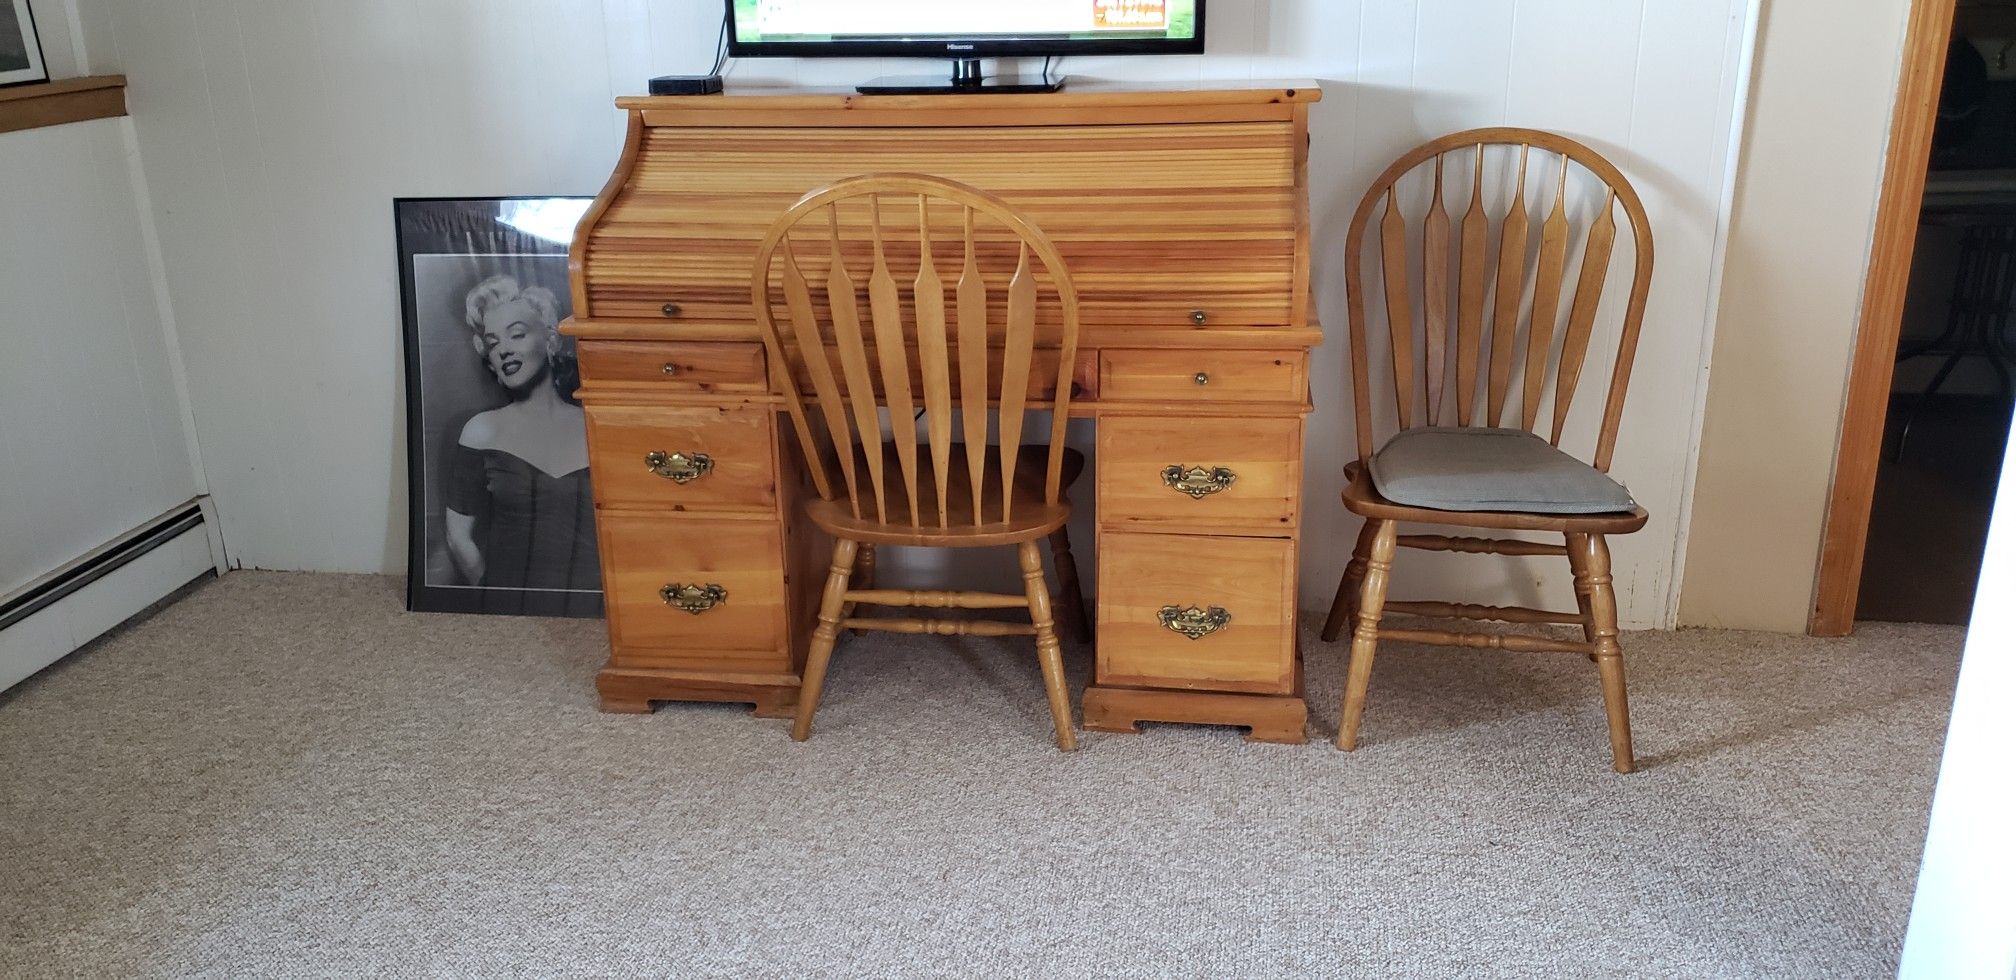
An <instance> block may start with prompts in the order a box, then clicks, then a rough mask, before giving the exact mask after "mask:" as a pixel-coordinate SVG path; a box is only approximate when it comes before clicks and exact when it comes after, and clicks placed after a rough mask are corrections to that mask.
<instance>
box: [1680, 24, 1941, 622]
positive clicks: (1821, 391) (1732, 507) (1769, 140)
mask: <svg viewBox="0 0 2016 980" xmlns="http://www.w3.org/2000/svg"><path fill="white" fill-rule="evenodd" d="M1909 8H1910V3H1909V0H1861V2H1859V3H1857V4H1856V5H1855V11H1856V12H1855V13H1854V15H1853V16H1842V10H1841V5H1840V4H1839V3H1838V2H1835V0H1771V3H1770V4H1769V5H1768V6H1767V7H1766V8H1765V18H1764V22H1763V24H1762V26H1761V28H1760V31H1759V34H1760V38H1759V41H1758V53H1757V75H1756V80H1755V83H1754V84H1753V87H1752V90H1751V97H1750V102H1751V108H1750V116H1749V120H1748V122H1747V123H1746V132H1745V134H1744V146H1743V162H1742V166H1741V169H1740V171H1739V179H1738V184H1737V197H1736V210H1735V214H1734V217H1733V224H1732V226H1731V234H1730V240H1729V257H1728V274H1727V276H1726V278H1725V280H1724V284H1723V289H1722V295H1721V308H1720V314H1719V326H1718V327H1717V330H1716V337H1715V357H1714V364H1715V373H1714V378H1713V381H1712V382H1711V383H1710V387H1709V393H1708V410H1707V417H1706V423H1705V428H1704V430H1703V433H1702V445H1701V472H1700V478H1699V480H1698V482H1697V484H1696V487H1695V493H1694V517H1693V524H1692V528H1691V530H1690V533H1689V538H1688V544H1687V546H1688V554H1687V583H1686V590H1685V594H1684V595H1683V596H1682V600H1681V606H1680V619H1681V621H1682V622H1683V623H1686V624H1689V625H1699V626H1729V627H1740V628H1747V629H1768V630H1778V631H1782V632H1804V631H1805V629H1806V620H1807V616H1808V614H1809V613H1810V612H1811V610H1812V601H1813V585H1814V578H1815V571H1816V569H1817V567H1818V562H1819V555H1820V534H1821V523H1822V520H1823V519H1824V518H1825V516H1826V511H1827V495H1828V491H1829V489H1830V487H1831V486H1832V483H1833V472H1834V452H1835V449H1836V447H1837V445H1838V442H1839V438H1840V430H1841V411H1842V405H1843V400H1844V395H1845V391H1846V387H1847V382H1848V365H1849V358H1850V355H1851V353H1852V349H1853V346H1854V342H1855V331H1856V318H1857V316H1858V315H1859V314H1860V310H1861V302H1862V286H1863V277H1864V275H1865V273H1866V272H1867V270H1868V262H1869V246H1870V241H1871V235H1872V234H1873V231H1874V227H1875V214H1876V196H1877V191H1878V187H1879V184H1880V182H1881V180H1882V176H1883V153H1884V148H1885V146H1886V144H1887V143H1888V142H1889V129H1890V115H1891V109H1892V106H1893V105H1894V104H1895V102H1896V89H1897V72H1898V69H1899V66H1900V65H1901V63H1902V53H1903V48H1904V25H1905V15H1906V14H1907V13H1908V12H1909Z"/></svg>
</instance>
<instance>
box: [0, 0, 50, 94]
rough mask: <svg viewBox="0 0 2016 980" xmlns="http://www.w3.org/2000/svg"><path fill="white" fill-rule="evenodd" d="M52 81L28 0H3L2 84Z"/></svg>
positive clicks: (0, 8) (0, 0) (0, 12)
mask: <svg viewBox="0 0 2016 980" xmlns="http://www.w3.org/2000/svg"><path fill="white" fill-rule="evenodd" d="M48 80H49V69H48V68H47V67H46V66H44V65H43V64H42V41H41V39H40V38H37V37H36V36H35V14H34V12H33V11H31V10H29V9H28V0H0V86H4V85H26V84H28V83H30V82H46V81H48Z"/></svg>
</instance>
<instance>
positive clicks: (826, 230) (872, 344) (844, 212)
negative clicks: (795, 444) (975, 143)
mask: <svg viewBox="0 0 2016 980" xmlns="http://www.w3.org/2000/svg"><path fill="white" fill-rule="evenodd" d="M801 226H803V227H801ZM801 237H802V238H816V239H817V240H818V241H817V243H816V244H815V245H811V246H804V247H801V245H800V244H799V243H798V242H797V241H796V239H798V238H801ZM898 267H900V268H901V269H902V270H903V272H904V275H903V276H902V279H904V280H907V282H903V281H899V276H898V274H897V273H896V272H895V271H892V270H893V269H895V268H898ZM983 267H991V268H992V269H993V270H994V271H995V272H996V273H997V274H996V275H995V277H994V278H995V280H996V283H995V284H993V285H990V283H989V282H988V281H987V276H986V275H985V274H984V273H983ZM1039 267H1040V268H1039ZM913 268H914V269H915V270H916V271H915V273H914V275H911V274H909V270H910V269H913ZM941 270H942V271H941ZM1004 274H1005V278H1006V282H1005V285H1003V284H1002V283H1001V282H1000V280H1001V279H1002V278H1003V275H1004ZM864 286H865V293H866V295H865V300H866V306H867V309H868V317H867V319H866V321H865V322H864V320H863V318H862V316H861V307H862V300H863V299H864V297H863V287H864ZM753 290H754V292H753V299H754V302H755V309H756V320H757V323H758V325H759V327H760V328H761V331H762V334H763V343H764V345H765V347H766V348H767V349H768V351H769V357H770V364H771V365H772V369H773V374H774V375H775V376H776V378H775V380H776V387H777V390H779V391H782V392H784V403H785V406H786V409H787V410H788V412H789V414H790V418H791V423H792V425H793V427H794V428H795V429H796V431H797V433H798V439H799V442H800V444H801V445H802V446H803V447H804V449H805V457H806V459H807V460H808V461H809V463H808V469H809V471H810V474H811V477H812V483H813V486H814V488H815V489H816V491H817V493H818V499H816V500H812V501H810V502H809V504H808V516H809V517H810V519H811V520H812V522H813V523H814V524H816V525H817V526H818V527H820V528H821V529H823V530H824V531H826V532H827V533H828V534H830V535H832V536H833V538H834V545H833V562H832V568H831V570H830V572H829V573H828V575H827V579H826V585H825V591H824V593H823V595H822V597H821V600H820V605H819V613H818V625H817V627H816V628H815V629H814V630H813V633H812V639H811V644H810V648H809V650H808V652H807V655H806V662H805V674H804V681H803V686H802V687H801V688H800V691H799V696H798V714H797V718H796V721H795V723H794V724H793V725H792V729H791V737H792V738H794V739H798V740H800V741H803V740H804V739H805V738H807V737H808V736H809V735H810V734H811V730H812V716H813V713H814V712H816V711H817V710H818V708H819V695H820V691H821V689H822V688H823V686H824V684H825V680H826V667H827V663H828V662H829V660H830V659H831V657H832V654H833V644H834V641H835V640H836V639H837V637H838V635H839V631H840V630H842V629H855V630H884V631H890V632H897V633H928V634H937V635H941V636H966V635H976V636H1034V637H1035V638H1036V654H1037V659H1038V661H1039V662H1040V664H1041V666H1042V671H1043V683H1044V688H1045V690H1046V692H1047V694H1048V695H1049V701H1050V717H1051V721H1052V722H1053V723H1054V725H1055V727H1056V737H1057V747H1058V748H1060V749H1063V750H1066V751H1069V750H1071V749H1073V748H1075V747H1076V738H1075V736H1074V734H1073V730H1072V723H1071V705H1070V701H1069V698H1068V695H1067V693H1066V691H1065V686H1064V664H1063V657H1062V652H1061V649H1060V646H1059V643H1058V639H1057V633H1056V628H1055V624H1054V623H1053V621H1052V607H1051V598H1050V591H1049V588H1048V586H1047V585H1046V584H1045V582H1044V577H1043V562H1042V554H1041V552H1040V551H1039V550H1038V546H1037V542H1039V541H1042V540H1044V539H1045V538H1049V539H1050V540H1051V543H1052V547H1053V555H1054V557H1055V559H1056V563H1057V567H1058V577H1059V579H1060V580H1062V581H1063V582H1064V583H1065V584H1066V586H1067V588H1066V589H1065V591H1064V593H1063V605H1064V606H1065V607H1066V608H1068V609H1070V610H1071V611H1072V618H1073V619H1074V620H1075V621H1076V622H1077V623H1081V624H1082V623H1084V622H1085V621H1086V619H1085V615H1084V610H1083V608H1082V606H1081V605H1080V603H1081V601H1082V600H1081V599H1080V598H1079V596H1078V593H1077V588H1076V581H1077V573H1076V569H1075V568H1074V567H1072V559H1071V555H1070V550H1069V545H1068V541H1067V539H1066V538H1065V537H1064V535H1063V528H1064V523H1065V521H1066V519H1068V518H1069V517H1070V516H1071V506H1070V504H1069V502H1067V501H1066V500H1064V499H1063V496H1062V489H1063V488H1064V487H1065V486H1068V484H1069V480H1068V477H1069V476H1072V475H1075V473H1073V472H1067V471H1075V469H1076V462H1075V461H1074V460H1072V459H1070V458H1069V457H1074V456H1075V455H1076V454H1074V453H1069V452H1067V450H1066V449H1065V447H1064V425H1065V421H1066V416H1067V413H1068V410H1069V408H1070V401H1071V366H1072V364H1073V363H1074V362H1075V360H1076V346H1077V342H1078V294H1077V291H1076V290H1075V289H1074V288H1073V287H1072V284H1071V277H1070V275H1069V273H1068V272H1067V270H1066V269H1065V266H1064V262H1063V260H1062V258H1061V257H1060V256H1059V255H1058V252H1057V249H1056V247H1055V246H1054V245H1052V244H1051V242H1050V239H1049V238H1048V237H1047V236H1045V235H1044V234H1043V232H1042V231H1041V230H1039V229H1038V228H1037V227H1036V226H1035V225H1033V224H1031V223H1030V222H1029V221H1028V219H1026V218H1024V217H1022V216H1021V215H1020V214H1018V213H1016V212H1015V211H1014V210H1013V209H1012V208H1010V207H1009V206H1008V205H1007V204H1006V203H1005V202H1003V201H1002V200H1001V199H1000V198H997V197H995V196H993V195H991V194H988V193H985V192H983V191H980V190H978V189H976V188H973V187H969V186H966V185H964V184H960V183H956V182H953V181H950V180H943V179H940V178H936V177H926V176H920V175H916V174H871V175H867V176H861V177H852V178H848V179H845V180H841V181H838V182H836V183H833V184H829V185H827V186H826V187H823V188H819V189H817V190H814V191H812V192H811V193H809V194H807V195H805V197H804V198H802V199H800V200H799V201H798V203H796V204H794V205H792V207H791V208H790V210H788V211H786V212H785V213H784V215H783V216H782V217H780V218H778V220H777V221H776V223H775V224H774V225H772V226H771V229H770V233H769V234H768V235H767V236H766V237H765V238H764V240H763V243H762V246H761V247H760V248H759V249H758V251H757V253H756V267H755V277H754V283H753ZM773 291H775V294H776V295H777V296H781V299H782V306H783V309H784V314H785V315H784V316H783V317H782V318H781V319H783V320H784V321H786V322H788V324H789V330H790V333H789V335H788V336H789V339H790V340H791V342H792V344H793V345H794V346H793V348H792V349H790V350H788V351H787V348H786V346H785V339H786V338H785V336H781V335H780V331H779V327H778V321H779V319H780V317H778V316H777V311H776V309H775V308H774V306H775V303H776V300H775V299H773ZM1046 293H1047V294H1048V298H1049V301H1048V302H1046V297H1045V294H1046ZM948 298H949V299H948ZM1039 314H1040V316H1039ZM1039 320H1040V321H1041V322H1040V324H1039ZM1039 327H1040V329H1041V330H1042V331H1043V332H1044V333H1045V336H1044V337H1043V339H1044V341H1045V348H1046V350H1045V351H1044V353H1045V354H1046V355H1047V354H1048V353H1049V351H1050V350H1051V349H1054V350H1055V352H1056V353H1057V355H1058V356H1057V358H1056V360H1055V361H1051V360H1049V358H1048V357H1047V356H1046V357H1042V358H1040V359H1039V357H1038V351H1037V339H1038V333H1039ZM794 377H802V380H803V382H807V383H809V386H810V388H811V389H812V392H813V398H812V399H811V400H812V401H813V403H814V405H815V407H816V409H817V413H816V415H815V414H813V413H811V412H808V411H807V410H806V406H805V399H804V398H802V397H801V396H800V395H799V394H798V391H799V388H798V383H797V382H795V381H794ZM920 401H921V405H920ZM990 404H991V405H993V406H994V407H996V408H997V411H996V412H995V413H994V414H995V417H996V429H997V431H998V435H999V439H998V442H997V444H994V445H990V444H989V443H988V440H987V435H988V415H989V412H988V410H989V407H990ZM1031 410H1048V411H1049V412H1050V413H1051V415H1050V422H1049V426H1048V432H1047V434H1046V435H1047V439H1046V441H1045V442H1044V443H1040V444H1032V445H1029V446H1024V445H1023V443H1022V436H1023V432H1024V427H1025V421H1026V420H1025V416H1026V415H1027V413H1028V412H1029V411H1031ZM955 416H956V424H955ZM885 417H886V420H887V423H886V424H887V426H888V428H889V430H890V435H889V436H888V437H887V440H886V442H885V436H884V424H885V423H884V419H885ZM919 421H921V422H922V423H923V430H924V433H923V441H922V442H921V443H920V441H919V433H918V423H919ZM955 432H957V433H960V434H962V435H963V439H960V440H955V439H954V434H955ZM976 447H978V448H976ZM836 471H837V478H836ZM885 544H886V545H909V546H917V547H927V548H979V547H992V546H1005V545H1013V546H1015V548H1016V552H1017V555H1018V557H1019V560H1020V564H1021V571H1022V580H1023V583H1024V589H1023V593H1022V594H1020V595H1001V594H993V593H984V592H906V591H892V590H877V589H874V588H872V587H858V588H857V587H851V585H852V583H851V581H850V580H851V579H852V577H853V576H854V574H855V572H856V568H857V563H858V562H859V560H860V558H861V557H862V555H863V552H864V551H865V552H869V553H871V554H872V549H873V548H874V547H875V546H877V545H885ZM870 563H871V564H872V559H870ZM864 585H865V583H864ZM859 604H870V605H890V606H907V607H922V608H934V609H1009V608H1021V607H1026V608H1027V609H1028V612H1029V619H1030V622H1029V623H1028V624H1026V625H1025V624H1020V623H1005V622H998V621H990V620H970V619H969V620H927V619H893V618H867V617H858V616H853V615H852V614H851V613H852V610H853V609H854V607H855V606H856V605H859Z"/></svg>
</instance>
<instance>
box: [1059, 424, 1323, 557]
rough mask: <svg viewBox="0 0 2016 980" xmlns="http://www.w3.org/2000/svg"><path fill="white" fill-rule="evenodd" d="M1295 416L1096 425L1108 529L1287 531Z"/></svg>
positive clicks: (1295, 492) (1296, 455)
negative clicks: (1110, 527) (1109, 527)
mask: <svg viewBox="0 0 2016 980" xmlns="http://www.w3.org/2000/svg"><path fill="white" fill-rule="evenodd" d="M1301 460H1302V420H1301V419H1299V418H1209V419H1201V418H1200V419H1178V418H1166V419H1165V418H1143V417H1134V416H1113V417H1111V418H1107V419H1103V420H1101V421H1100V423H1099V514H1100V517H1101V519H1102V520H1103V521H1105V522H1106V523H1108V524H1109V525H1111V526H1112V527H1114V528H1115V529H1116V530H1118V529H1139V530H1187V531H1192V532H1195V531H1198V530H1207V531H1218V530H1224V531H1231V532H1234V533H1246V534H1277V535H1278V534H1288V533H1292V532H1293V530H1294V528H1295V525H1296V519H1297V517H1298V515H1299V513H1300V508H1299V506H1298V505H1299V504H1300V502H1301V497H1302V465H1301Z"/></svg>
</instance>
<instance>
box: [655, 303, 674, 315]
mask: <svg viewBox="0 0 2016 980" xmlns="http://www.w3.org/2000/svg"><path fill="white" fill-rule="evenodd" d="M658 312H660V313H663V314H665V315H666V316H668V317H669V316H678V315H679V304H677V303H667V304H665V305H664V306H661V307H659V308H658Z"/></svg>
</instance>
